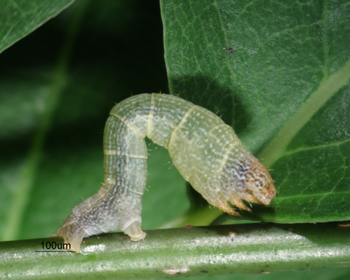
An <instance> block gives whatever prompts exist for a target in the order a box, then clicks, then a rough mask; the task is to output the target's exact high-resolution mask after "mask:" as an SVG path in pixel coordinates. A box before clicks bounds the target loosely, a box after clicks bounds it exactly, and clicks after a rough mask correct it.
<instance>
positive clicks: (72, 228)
mask: <svg viewBox="0 0 350 280" xmlns="http://www.w3.org/2000/svg"><path fill="white" fill-rule="evenodd" d="M57 232H58V236H60V237H62V238H63V239H64V243H65V244H67V245H66V248H68V250H70V251H72V252H74V253H80V244H81V242H82V241H83V238H84V236H85V232H84V230H83V229H82V228H81V226H80V225H78V224H77V223H76V222H70V221H69V217H68V219H67V220H66V221H65V222H64V223H63V225H62V226H61V227H60V228H59V229H58V230H57Z"/></svg>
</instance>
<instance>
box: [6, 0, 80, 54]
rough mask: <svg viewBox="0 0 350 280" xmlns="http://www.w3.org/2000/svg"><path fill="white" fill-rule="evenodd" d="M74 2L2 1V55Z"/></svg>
mask: <svg viewBox="0 0 350 280" xmlns="http://www.w3.org/2000/svg"><path fill="white" fill-rule="evenodd" d="M73 1H74V0H41V1H28V0H8V1H0V25H1V29H0V53H1V52H3V51H4V50H5V49H7V48H8V47H10V46H11V45H12V44H14V43H16V42H17V41H18V40H20V39H22V38H23V37H24V36H26V35H28V34H29V33H31V32H33V31H34V30H35V29H36V28H38V27H39V26H40V25H42V24H44V23H45V22H46V21H48V20H49V19H50V18H52V17H54V16H56V15H57V14H59V13H60V12H61V11H62V10H63V9H65V8H67V7H68V6H69V5H70V4H72V3H73Z"/></svg>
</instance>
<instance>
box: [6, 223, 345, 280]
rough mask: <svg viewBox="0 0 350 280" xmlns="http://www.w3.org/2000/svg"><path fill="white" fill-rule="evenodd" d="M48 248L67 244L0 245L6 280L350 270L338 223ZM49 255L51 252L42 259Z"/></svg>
mask: <svg viewBox="0 0 350 280" xmlns="http://www.w3.org/2000/svg"><path fill="white" fill-rule="evenodd" d="M42 242H44V243H43V244H45V245H44V249H43V248H42ZM46 242H49V243H47V244H49V245H51V246H52V245H54V244H55V243H54V242H56V245H57V244H62V242H63V241H62V240H61V239H58V238H46V239H34V240H23V241H10V242H2V243H0V257H1V269H0V279H3V278H11V279H28V278H35V279H64V278H69V279H78V278H79V279H102V278H104V279H112V278H113V279H150V278H163V277H166V276H167V275H168V274H181V275H183V276H198V275H215V274H230V273H267V272H272V271H286V270H289V271H291V270H302V269H316V268H326V267H327V268H330V267H348V266H350V227H343V226H339V223H327V224H317V225H314V224H293V225H292V224H291V225H276V224H245V225H229V226H214V227H185V228H179V229H166V230H153V231H147V237H146V239H144V240H142V241H140V242H131V241H130V240H129V238H128V237H127V236H126V235H124V234H123V233H110V234H102V235H100V236H94V237H90V238H86V239H85V240H84V242H83V244H82V247H81V249H82V253H80V254H75V253H72V252H65V251H64V250H58V249H56V250H52V249H46V248H45V246H46V245H47V244H46ZM43 250H45V251H49V252H36V251H43ZM53 251H59V252H53Z"/></svg>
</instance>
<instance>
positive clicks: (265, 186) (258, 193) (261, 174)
mask: <svg viewBox="0 0 350 280" xmlns="http://www.w3.org/2000/svg"><path fill="white" fill-rule="evenodd" d="M244 183H245V186H246V187H247V190H248V191H249V192H251V193H252V194H253V196H254V197H256V198H257V199H258V200H259V201H260V202H261V203H262V204H264V205H268V204H270V201H271V199H273V198H274V197H275V195H276V188H275V186H274V183H273V180H272V178H271V175H270V173H269V171H268V170H267V168H266V167H265V165H263V164H262V163H261V162H259V161H257V160H256V161H253V163H252V164H251V165H250V168H249V170H248V172H247V174H246V177H245V181H244Z"/></svg>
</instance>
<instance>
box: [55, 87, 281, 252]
mask: <svg viewBox="0 0 350 280" xmlns="http://www.w3.org/2000/svg"><path fill="white" fill-rule="evenodd" d="M146 136H147V137H148V138H150V139H151V140H153V142H155V143H156V144H158V145H160V146H164V147H165V148H167V149H168V150H169V154H170V156H171V158H172V160H173V163H174V165H175V166H176V167H177V169H178V170H179V171H180V173H181V175H182V176H183V177H184V178H185V179H186V180H187V181H189V182H190V183H191V185H192V186H193V187H194V188H195V189H196V190H197V191H198V192H199V193H201V195H202V196H203V197H204V198H205V199H206V200H207V201H208V202H209V203H210V204H212V205H214V206H216V207H218V208H220V209H221V210H223V211H224V212H227V213H228V214H231V215H238V213H237V212H236V211H234V209H233V208H232V207H231V206H230V205H229V204H228V202H230V203H232V204H233V205H235V206H237V207H238V208H241V209H244V210H250V209H249V208H248V207H247V206H246V205H245V204H244V203H243V202H242V199H243V200H246V201H248V202H252V203H262V204H265V205H268V204H269V203H270V201H271V199H273V198H274V197H275V194H276V190H275V187H274V183H273V180H272V178H271V176H270V174H269V172H268V170H267V168H266V167H265V166H264V165H263V164H262V163H260V162H259V161H258V160H257V159H256V158H255V157H254V156H253V155H252V154H251V153H250V152H249V151H248V150H247V149H246V148H245V147H244V146H243V144H242V142H241V141H240V140H239V139H238V137H237V136H236V134H235V133H234V131H233V129H232V128H231V127H230V126H229V125H226V124H225V123H224V122H223V121H222V120H221V119H220V118H219V117H218V116H216V115H215V114H213V113H212V112H210V111H208V110H207V109H204V108H202V107H200V106H197V105H194V104H192V103H190V102H188V101H186V100H184V99H182V98H180V97H176V96H173V95H167V94H155V93H152V94H140V95H136V96H133V97H130V98H128V99H126V100H124V101H122V102H120V103H119V104H117V105H116V106H114V107H113V108H112V110H111V112H110V116H109V118H108V119H107V122H106V127H105V131H104V140H103V151H104V184H103V186H102V187H101V188H100V190H99V191H98V192H97V193H96V194H95V195H93V196H92V197H89V198H88V199H86V200H84V201H83V202H81V203H80V204H79V205H77V206H76V207H75V208H74V209H73V210H72V213H71V214H70V215H69V217H68V218H67V220H66V221H65V222H64V223H63V225H62V226H61V227H60V228H59V229H58V235H59V236H62V237H63V238H64V242H65V243H70V244H71V249H72V250H73V251H76V252H80V244H81V242H82V239H83V238H84V237H87V236H91V235H94V234H99V233H101V232H109V231H115V230H117V229H120V230H122V231H123V232H124V233H126V234H128V235H129V236H130V238H131V240H133V241H138V240H141V239H143V238H145V236H146V234H145V233H144V232H143V231H142V229H141V208H142V207H141V198H142V195H143V192H144V189H145V186H146V177H147V166H146V160H147V148H146V144H145V140H144V138H145V137H146Z"/></svg>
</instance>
